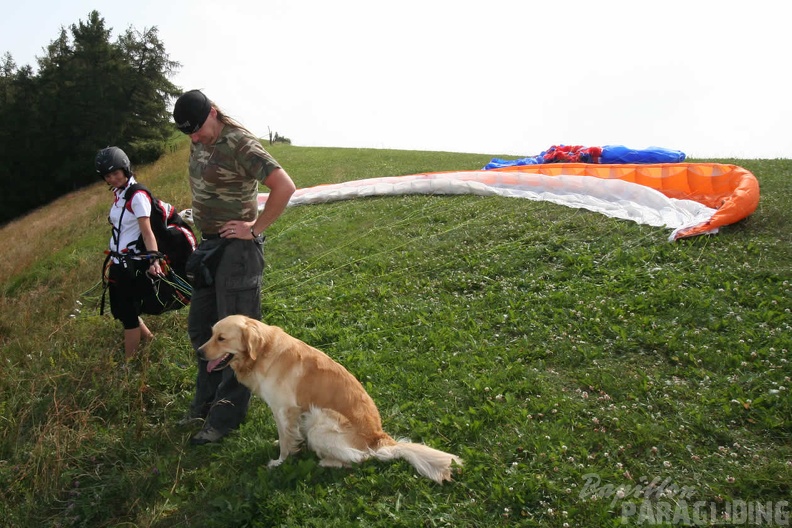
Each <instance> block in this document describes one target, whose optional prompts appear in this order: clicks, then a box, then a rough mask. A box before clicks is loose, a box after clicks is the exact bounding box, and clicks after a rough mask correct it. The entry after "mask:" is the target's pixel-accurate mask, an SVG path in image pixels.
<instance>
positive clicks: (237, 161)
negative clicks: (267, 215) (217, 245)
mask: <svg viewBox="0 0 792 528" xmlns="http://www.w3.org/2000/svg"><path fill="white" fill-rule="evenodd" d="M279 168H280V165H279V164H278V162H277V161H275V159H273V157H272V156H271V155H270V154H269V153H268V152H267V151H266V150H264V147H262V146H261V142H260V141H259V140H258V139H257V138H256V137H254V136H253V135H252V134H250V133H249V132H247V131H246V130H244V129H241V128H237V127H233V126H230V125H226V126H224V127H223V130H222V132H221V133H220V136H219V137H218V138H217V141H216V142H215V144H214V145H209V146H206V145H202V144H200V143H193V144H192V147H191V149H190V189H191V191H192V196H193V202H192V213H193V219H194V221H195V226H196V227H197V228H198V229H199V230H200V231H201V233H203V234H216V233H217V232H219V230H220V227H222V225H223V224H224V223H226V222H227V221H229V220H245V221H252V220H255V219H256V216H257V214H258V200H257V198H258V190H259V187H258V185H259V183H263V182H264V180H266V179H267V176H269V175H270V173H271V172H272V171H274V170H275V169H279Z"/></svg>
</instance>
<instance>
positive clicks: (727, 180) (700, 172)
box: [493, 163, 759, 239]
mask: <svg viewBox="0 0 792 528" xmlns="http://www.w3.org/2000/svg"><path fill="white" fill-rule="evenodd" d="M494 171H497V172H528V173H538V174H544V175H547V176H558V175H561V174H564V175H572V176H594V177H597V178H603V179H619V180H624V181H627V182H631V183H637V184H640V185H645V186H647V187H651V188H652V189H655V190H657V191H660V192H661V193H663V194H664V195H666V196H668V197H669V198H677V199H682V200H694V201H696V202H699V203H701V204H704V205H706V206H707V207H711V208H713V209H717V210H716V211H715V213H714V214H713V215H712V217H711V218H710V219H709V220H708V221H707V222H704V223H701V224H698V225H696V226H693V227H690V228H688V229H684V230H682V231H680V232H678V233H676V234H675V235H674V238H675V239H680V238H687V237H692V236H696V235H702V234H705V233H709V232H712V231H714V230H716V229H717V228H719V227H722V226H726V225H729V224H733V223H735V222H739V221H740V220H742V219H744V218H747V217H748V216H750V215H751V214H752V213H753V212H754V211H755V210H756V207H757V206H758V205H759V181H758V180H757V179H756V177H755V176H754V175H753V174H752V173H751V172H749V171H747V170H746V169H744V168H742V167H739V166H737V165H727V164H722V163H657V164H592V163H546V164H540V165H518V166H509V167H503V168H499V169H493V172H494Z"/></svg>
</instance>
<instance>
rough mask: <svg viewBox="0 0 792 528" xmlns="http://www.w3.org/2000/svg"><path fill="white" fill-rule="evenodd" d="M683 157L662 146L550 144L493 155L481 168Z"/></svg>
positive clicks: (674, 160)
mask: <svg viewBox="0 0 792 528" xmlns="http://www.w3.org/2000/svg"><path fill="white" fill-rule="evenodd" d="M682 161H685V153H684V152H682V151H680V150H671V149H666V148H663V147H648V148H645V149H640V150H638V149H630V148H627V147H625V146H623V145H606V146H604V147H602V148H599V147H564V146H563V145H560V146H552V147H550V148H549V149H547V150H545V151H544V152H542V153H541V154H539V155H538V156H532V157H527V158H520V159H516V160H505V159H500V158H493V159H492V160H491V161H490V162H489V163H487V165H485V166H484V170H492V169H498V168H502V167H514V166H519V165H540V164H543V163H574V162H577V163H609V164H610V163H679V162H682Z"/></svg>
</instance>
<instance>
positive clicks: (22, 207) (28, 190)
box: [0, 11, 179, 222]
mask: <svg viewBox="0 0 792 528" xmlns="http://www.w3.org/2000/svg"><path fill="white" fill-rule="evenodd" d="M110 35H111V29H109V28H107V27H106V26H105V22H104V19H103V18H102V17H101V16H100V15H99V13H98V12H97V11H92V12H91V13H89V15H88V18H87V20H86V21H85V22H83V21H82V20H80V21H79V22H78V23H77V24H73V25H72V26H71V27H70V31H69V32H67V31H66V29H65V28H61V31H60V34H59V36H58V38H57V39H55V40H53V41H52V42H51V43H50V44H49V46H47V48H46V54H45V55H44V56H43V57H41V58H38V59H37V61H38V66H39V71H38V73H37V74H34V73H33V70H32V68H30V67H29V66H25V67H23V68H17V66H16V64H15V63H14V61H13V58H12V57H11V55H10V54H9V53H6V54H5V56H4V57H3V59H2V61H0V115H3V116H4V123H3V127H2V128H0V167H1V168H0V196H2V198H0V199H1V200H2V201H3V202H2V206H0V222H5V221H7V220H9V219H10V218H14V217H15V216H18V215H19V214H22V213H24V212H26V211H28V210H29V209H31V208H33V207H37V206H39V205H42V204H43V203H46V202H48V201H49V200H51V199H53V198H55V197H57V196H59V195H61V194H63V193H64V192H67V191H70V190H73V189H76V188H79V187H82V186H84V185H86V184H89V183H93V182H94V181H96V176H95V172H94V169H93V159H94V155H95V154H96V151H97V150H99V149H100V148H103V147H106V146H108V145H117V146H119V147H121V148H123V149H124V150H125V151H126V152H127V154H128V155H129V156H130V158H131V159H132V161H133V163H148V162H151V161H154V160H156V159H157V158H158V157H159V156H161V155H162V153H164V152H165V146H166V143H167V140H168V138H169V137H170V136H171V135H172V133H173V125H172V124H171V123H170V115H169V112H168V104H169V101H170V99H171V98H173V97H176V96H177V95H178V93H179V90H178V88H177V87H176V86H174V85H173V83H171V82H170V80H169V77H170V76H172V75H173V73H174V72H175V71H176V69H178V67H179V64H178V63H177V62H174V61H171V60H170V59H169V58H168V54H167V53H166V51H165V47H164V45H163V44H162V42H161V41H160V40H159V37H158V31H157V28H156V27H154V28H150V29H145V30H143V31H142V32H138V31H136V30H135V29H134V28H131V27H130V28H128V29H127V30H126V31H125V32H123V33H122V34H121V35H120V36H119V37H118V39H117V40H116V41H115V42H111V41H110Z"/></svg>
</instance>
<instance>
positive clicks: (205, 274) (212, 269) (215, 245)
mask: <svg viewBox="0 0 792 528" xmlns="http://www.w3.org/2000/svg"><path fill="white" fill-rule="evenodd" d="M227 245H228V240H226V239H224V238H213V239H209V240H203V241H202V242H201V243H200V244H199V245H198V247H197V248H196V249H195V251H193V253H192V255H190V257H189V258H188V259H187V265H186V266H185V275H186V276H187V280H188V281H189V282H190V284H192V286H193V288H206V287H209V286H212V285H213V284H214V278H215V273H217V266H218V265H220V259H221V258H222V257H223V251H225V248H226V246H227Z"/></svg>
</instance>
